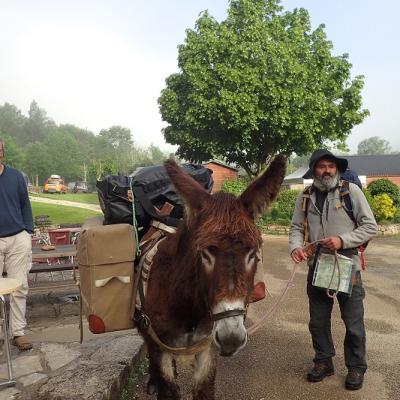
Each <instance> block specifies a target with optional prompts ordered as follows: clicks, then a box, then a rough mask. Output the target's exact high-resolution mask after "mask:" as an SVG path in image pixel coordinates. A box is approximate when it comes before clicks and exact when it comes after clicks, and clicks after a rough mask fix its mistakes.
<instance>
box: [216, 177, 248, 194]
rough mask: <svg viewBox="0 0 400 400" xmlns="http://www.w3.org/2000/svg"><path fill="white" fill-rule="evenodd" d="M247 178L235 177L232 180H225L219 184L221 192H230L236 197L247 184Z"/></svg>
mask: <svg viewBox="0 0 400 400" xmlns="http://www.w3.org/2000/svg"><path fill="white" fill-rule="evenodd" d="M248 183H249V182H248V180H247V179H244V178H237V179H234V180H227V181H225V182H224V183H223V184H222V186H221V192H227V193H232V194H234V195H235V196H236V197H238V196H240V195H241V194H242V192H243V191H244V190H245V189H246V187H247V185H248Z"/></svg>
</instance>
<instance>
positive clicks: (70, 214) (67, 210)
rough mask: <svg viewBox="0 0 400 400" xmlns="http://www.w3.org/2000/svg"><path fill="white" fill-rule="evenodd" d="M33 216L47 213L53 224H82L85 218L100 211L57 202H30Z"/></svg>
mask: <svg viewBox="0 0 400 400" xmlns="http://www.w3.org/2000/svg"><path fill="white" fill-rule="evenodd" d="M31 205H32V213H33V217H35V216H36V215H48V216H49V217H50V221H51V222H52V223H53V224H56V225H60V224H82V223H83V222H84V221H85V220H86V219H87V218H90V217H95V216H96V215H100V214H101V213H99V212H96V211H92V210H86V209H84V208H77V207H68V206H60V205H57V204H47V203H35V202H34V201H32V202H31Z"/></svg>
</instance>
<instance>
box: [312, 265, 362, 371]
mask: <svg viewBox="0 0 400 400" xmlns="http://www.w3.org/2000/svg"><path fill="white" fill-rule="evenodd" d="M313 272H314V271H313V269H311V268H310V271H309V273H308V278H307V294H308V299H309V308H310V323H309V329H310V333H311V337H312V342H313V347H314V351H315V358H314V362H315V361H322V360H326V359H328V358H331V357H333V356H334V355H335V347H334V345H333V341H332V333H331V314H332V306H333V299H332V298H330V297H328V296H327V294H326V290H325V289H321V288H317V287H315V286H313V285H312V278H313ZM364 297H365V290H364V288H363V286H362V281H361V275H360V272H357V273H356V284H355V285H354V286H353V290H352V293H351V296H348V295H346V294H343V293H339V294H338V295H337V300H338V303H339V306H340V312H341V316H342V320H343V322H344V324H345V326H346V336H345V339H344V358H345V363H346V367H347V368H357V369H359V370H360V371H363V372H365V370H366V369H367V362H366V357H365V327H364V306H363V300H364Z"/></svg>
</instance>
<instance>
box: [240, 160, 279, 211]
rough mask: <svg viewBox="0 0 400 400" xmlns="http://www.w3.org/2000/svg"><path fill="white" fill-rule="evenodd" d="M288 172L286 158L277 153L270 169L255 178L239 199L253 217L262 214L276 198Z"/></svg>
mask: <svg viewBox="0 0 400 400" xmlns="http://www.w3.org/2000/svg"><path fill="white" fill-rule="evenodd" d="M285 172H286V158H285V157H284V156H283V155H277V156H275V158H274V159H273V160H272V162H271V164H270V165H269V167H268V169H267V170H266V171H265V172H264V173H263V174H262V175H260V176H259V177H258V178H257V179H256V180H254V181H253V182H252V183H251V184H250V185H249V186H248V187H247V189H246V190H245V191H244V192H243V193H242V194H241V196H240V197H239V199H240V200H241V202H242V203H243V205H244V206H245V208H246V209H247V211H248V212H249V214H250V216H251V217H252V218H255V217H257V215H260V214H261V213H262V212H263V211H264V210H265V209H266V208H267V207H268V206H269V205H270V204H271V203H272V202H273V201H274V200H275V198H276V196H277V195H278V193H279V189H280V187H281V184H282V181H283V178H284V177H285Z"/></svg>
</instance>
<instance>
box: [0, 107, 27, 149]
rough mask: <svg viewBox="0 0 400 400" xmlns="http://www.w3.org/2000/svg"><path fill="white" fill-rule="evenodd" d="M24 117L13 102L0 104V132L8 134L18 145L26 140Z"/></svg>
mask: <svg viewBox="0 0 400 400" xmlns="http://www.w3.org/2000/svg"><path fill="white" fill-rule="evenodd" d="M26 119H27V118H26V117H24V116H23V115H22V114H21V111H20V110H18V108H17V107H15V106H14V105H13V104H9V103H5V104H4V106H0V132H3V133H4V134H7V135H9V136H10V137H11V138H12V139H13V140H14V141H15V143H16V144H17V145H20V146H21V145H24V144H25V142H26V135H25V131H24V125H25V122H26Z"/></svg>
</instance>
